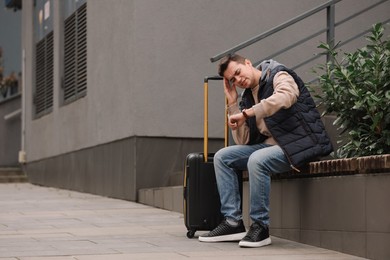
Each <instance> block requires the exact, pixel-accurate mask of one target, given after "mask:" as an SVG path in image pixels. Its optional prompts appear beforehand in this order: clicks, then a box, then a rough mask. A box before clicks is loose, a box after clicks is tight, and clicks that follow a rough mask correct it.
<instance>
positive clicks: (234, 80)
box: [223, 60, 257, 89]
mask: <svg viewBox="0 0 390 260" xmlns="http://www.w3.org/2000/svg"><path fill="white" fill-rule="evenodd" d="M223 75H224V77H225V78H226V79H227V80H228V81H229V82H230V84H231V85H235V86H236V87H239V88H243V89H245V88H251V87H252V86H256V85H257V82H254V81H255V79H254V75H253V67H252V64H251V62H250V61H249V60H245V64H242V63H237V62H236V61H231V62H230V63H229V65H228V66H227V68H226V70H225V73H224V74H223ZM254 83H255V85H253V84H254Z"/></svg>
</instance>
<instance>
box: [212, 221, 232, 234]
mask: <svg viewBox="0 0 390 260" xmlns="http://www.w3.org/2000/svg"><path fill="white" fill-rule="evenodd" d="M228 228H229V226H228V225H227V224H226V222H222V223H221V224H220V225H219V226H218V227H216V228H215V229H214V230H213V231H211V232H210V235H213V236H214V235H219V234H221V233H224V232H225V230H227V229H228Z"/></svg>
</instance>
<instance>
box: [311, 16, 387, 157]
mask: <svg viewBox="0 0 390 260" xmlns="http://www.w3.org/2000/svg"><path fill="white" fill-rule="evenodd" d="M383 31H384V28H383V26H382V24H375V25H374V26H373V28H372V30H371V34H370V35H369V36H367V37H366V39H367V41H368V42H369V43H368V45H367V46H365V47H364V48H361V49H358V50H357V51H355V52H353V53H344V55H343V57H339V51H337V50H336V48H338V47H337V45H336V46H335V47H333V48H331V47H330V46H329V45H327V44H321V45H320V46H319V48H321V49H324V50H325V51H326V53H327V54H330V57H332V61H333V62H328V63H327V64H325V65H320V66H318V68H319V69H320V70H321V71H322V73H324V74H323V75H320V76H319V82H320V85H319V87H320V90H321V91H322V95H315V96H316V97H317V98H318V99H319V100H320V103H321V104H322V105H323V107H324V113H323V114H334V115H336V117H337V119H336V120H335V121H334V125H337V126H338V127H339V129H341V130H342V132H341V133H345V134H344V136H343V138H344V142H343V140H338V143H340V144H341V145H340V147H339V149H338V150H337V154H336V156H337V157H341V158H343V157H357V156H367V155H376V154H387V153H390V41H388V40H383V39H382V38H383ZM345 138H346V139H345Z"/></svg>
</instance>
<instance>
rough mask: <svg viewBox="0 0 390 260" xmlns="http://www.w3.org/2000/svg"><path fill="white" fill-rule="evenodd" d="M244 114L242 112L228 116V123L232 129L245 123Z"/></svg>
mask: <svg viewBox="0 0 390 260" xmlns="http://www.w3.org/2000/svg"><path fill="white" fill-rule="evenodd" d="M245 120H246V118H245V116H244V115H243V114H242V113H238V114H234V115H231V116H229V120H228V125H229V127H230V128H231V129H232V130H236V129H237V128H239V127H240V126H242V125H243V124H244V123H245Z"/></svg>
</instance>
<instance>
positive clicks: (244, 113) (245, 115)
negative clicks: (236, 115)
mask: <svg viewBox="0 0 390 260" xmlns="http://www.w3.org/2000/svg"><path fill="white" fill-rule="evenodd" d="M245 110H246V109H243V110H242V114H243V115H244V117H245V118H246V119H248V118H249V116H248V114H247V113H246V112H245Z"/></svg>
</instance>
